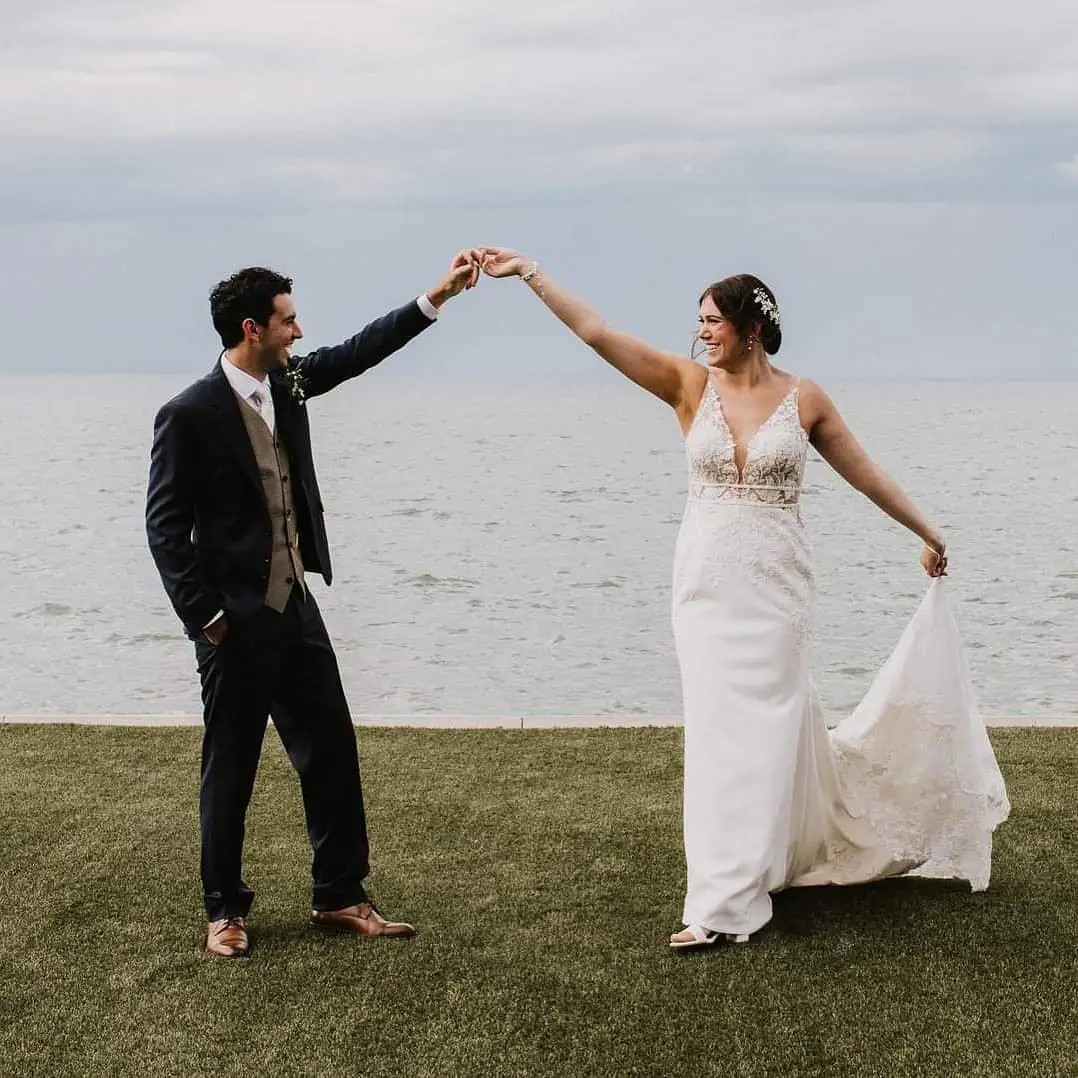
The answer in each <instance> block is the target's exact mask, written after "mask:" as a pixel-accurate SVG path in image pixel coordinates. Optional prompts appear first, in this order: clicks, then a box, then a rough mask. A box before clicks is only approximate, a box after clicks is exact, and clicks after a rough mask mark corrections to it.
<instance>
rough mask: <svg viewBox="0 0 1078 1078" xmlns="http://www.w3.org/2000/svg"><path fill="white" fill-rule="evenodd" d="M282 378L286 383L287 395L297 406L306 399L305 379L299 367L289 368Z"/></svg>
mask: <svg viewBox="0 0 1078 1078" xmlns="http://www.w3.org/2000/svg"><path fill="white" fill-rule="evenodd" d="M284 376H285V378H286V379H287V381H288V395H289V396H290V397H291V398H292V399H293V400H294V401H295V402H296V403H297V404H299V405H302V404H303V402H304V401H305V400H306V399H307V379H306V378H304V377H303V371H301V370H300V369H299V367H289V368H288V369H287V370H286V371H285V372H284Z"/></svg>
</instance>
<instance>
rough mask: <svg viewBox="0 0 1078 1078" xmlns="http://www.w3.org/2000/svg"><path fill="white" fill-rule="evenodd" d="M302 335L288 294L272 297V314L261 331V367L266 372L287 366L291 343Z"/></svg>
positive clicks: (293, 305)
mask: <svg viewBox="0 0 1078 1078" xmlns="http://www.w3.org/2000/svg"><path fill="white" fill-rule="evenodd" d="M302 336H303V330H302V329H300V325H299V321H298V319H297V318H296V305H295V304H294V303H293V302H292V297H291V296H290V295H288V294H287V293H285V292H282V293H281V295H279V296H275V297H274V300H273V314H271V315H270V320H269V323H268V324H267V325H266V328H265V330H264V331H263V332H262V348H261V351H260V358H261V360H262V369H263V370H264V371H265V372H266V373H267V374H268V373H269V372H270V371H272V370H275V369H276V368H277V367H287V366H288V356H289V354H290V352H291V351H292V345H293V343H294V342H295V341H298V340H299V339H300V338H301V337H302Z"/></svg>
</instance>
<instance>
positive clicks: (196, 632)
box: [146, 251, 478, 958]
mask: <svg viewBox="0 0 1078 1078" xmlns="http://www.w3.org/2000/svg"><path fill="white" fill-rule="evenodd" d="M477 276H478V269H477V257H476V255H475V253H474V252H470V251H462V252H461V253H460V254H458V255H457V257H456V258H455V259H454V260H453V262H452V264H451V266H450V268H449V271H448V273H447V274H446V276H445V277H444V278H443V279H442V280H441V282H440V283H439V284H438V285H436V286H435V287H434V288H433V289H432V290H431V291H430V292H428V293H426V294H425V295H422V296H420V297H419V298H418V299H417V300H414V301H412V302H410V303H407V304H405V305H404V306H403V307H400V308H398V309H397V310H395V311H391V312H390V313H389V314H387V315H385V316H383V317H382V318H379V319H376V320H375V321H374V322H371V324H370V325H368V326H367V327H366V328H365V329H362V330H360V332H359V333H357V334H356V336H354V337H352V338H351V340H348V341H345V342H344V344H340V345H337V346H336V347H334V348H323V349H319V350H318V351H315V352H312V353H311V354H310V355H308V356H303V357H302V358H298V359H297V358H293V357H292V356H291V355H290V349H291V347H292V345H293V343H294V342H295V341H298V340H299V339H300V338H301V337H302V336H303V332H302V330H301V329H300V326H299V322H298V321H297V317H296V308H295V304H294V303H293V302H292V281H291V280H290V279H289V278H287V277H282V276H280V275H279V274H277V273H274V272H272V271H271V270H267V269H260V268H251V269H244V270H240V271H239V272H238V273H236V274H233V276H231V277H229V278H228V280H226V281H222V282H221V283H220V284H218V285H217V287H216V288H214V290H213V292H212V293H211V294H210V311H211V314H212V317H213V325H214V328H215V329H216V330H217V332H218V334H220V337H221V344H222V345H223V347H224V351H223V352H222V354H221V357H220V360H219V362H218V363H217V365H216V366H215V367H214V369H213V370H212V371H211V372H210V373H209V374H208V375H206V376H205V377H204V378H202V379H200V380H199V381H197V382H195V383H194V385H192V386H189V387H188V388H187V389H185V390H184V391H183V392H182V393H180V394H179V396H177V397H175V398H173V399H172V400H171V401H169V402H168V403H167V404H165V405H164V406H163V407H162V408H161V410H160V412H158V414H157V419H156V422H155V425H154V439H153V449H152V452H151V458H150V478H149V489H148V493H147V498H146V533H147V536H148V538H149V545H150V551H151V553H152V554H153V558H154V561H155V562H156V564H157V568H158V570H159V571H160V573H161V579H162V581H163V582H164V585H165V591H166V592H167V593H168V597H169V599H170V600H171V602H172V605H173V607H174V608H175V610H176V613H177V614H178V615H179V617H180V620H181V621H182V622H183V625H184V628H185V630H186V632H187V635H188V636H189V637H190V638H191V639H192V640H193V641H194V645H195V657H196V659H197V662H198V673H199V677H200V678H201V681H202V704H203V720H204V732H203V738H202V777H201V791H200V797H199V817H200V822H201V831H202V858H201V861H202V866H201V867H202V889H203V898H204V902H205V906H206V915H207V918H208V922H209V924H208V930H207V937H206V950H207V951H209V952H210V953H212V954H216V955H222V956H225V957H229V958H234V957H239V956H242V955H246V954H247V952H248V946H249V945H248V938H247V926H246V917H247V913H248V911H249V910H250V907H251V902H252V900H253V899H254V892H253V891H252V890H250V889H249V888H248V887H247V885H246V884H245V883H244V882H243V879H242V877H241V873H240V863H241V858H242V853H243V836H244V819H245V817H246V813H247V805H248V802H249V801H250V799H251V791H252V788H253V786H254V780H255V772H256V770H257V768H258V757H259V753H260V752H261V748H262V739H263V736H264V734H265V730H266V720H267V716H268V715H272V716H273V724H274V726H275V728H276V729H277V732H278V733H279V734H280V737H281V741H282V742H283V743H284V747H285V751H286V752H287V753H288V757H289V759H290V760H291V762H292V766H293V767H295V769H296V771H297V772H298V773H299V778H300V786H301V789H302V793H303V807H304V812H305V814H306V817H307V833H308V835H309V836H310V841H311V847H312V849H313V851H314V859H313V864H312V869H311V874H312V877H313V883H314V901H313V904H312V905H313V909H312V911H311V915H310V921H311V923H312V924H314V925H318V926H320V927H325V928H335V929H342V930H345V931H350V932H354V933H356V934H358V935H361V936H370V937H376V936H384V937H390V938H397V939H400V938H407V937H410V936H414V935H415V929H414V928H413V927H412V926H411V925H408V924H403V923H397V922H393V921H388V920H386V919H385V918H383V917H382V916H381V914H380V913H379V912H378V911H377V909H375V907H374V906H373V905H372V903H371V901H370V898H369V897H368V895H367V892H366V890H365V889H364V886H363V880H364V878H365V877H366V876H367V874H368V871H369V864H368V842H367V826H366V818H365V815H364V809H363V792H362V789H361V786H360V777H359V760H358V756H357V753H356V738H355V731H354V729H353V727H352V721H351V717H350V714H349V710H348V704H347V702H346V700H345V697H344V690H343V688H342V686H341V679H340V674H339V672H338V668H337V660H336V657H335V655H334V653H333V646H332V644H331V643H330V640H329V637H328V635H327V634H326V629H325V626H324V624H323V622H322V616H321V614H320V613H319V610H318V605H317V604H316V603H315V600H314V596H313V595H312V594H311V593H310V592H309V591H308V589H307V586H306V583H305V580H304V573H305V572H317V573H321V575H322V577H323V578H324V579H325V581H326V583H327V584H329V583H330V582H331V580H332V571H331V568H330V560H329V544H328V542H327V540H326V531H325V525H324V522H323V516H322V513H323V509H322V499H321V496H320V495H319V491H318V480H317V478H316V476H315V470H314V460H313V458H312V455H311V436H310V429H309V427H308V421H307V407H306V402H307V400H308V399H310V398H311V397H317V396H319V395H321V394H322V393H327V392H329V390H331V389H334V388H335V387H336V386H338V385H340V383H341V382H343V381H345V380H346V379H348V378H354V377H355V376H356V375H357V374H362V373H363V372H364V371H365V370H368V369H369V368H371V367H373V366H374V365H375V364H376V363H380V362H381V361H382V360H383V359H385V358H386V356H388V355H390V354H391V353H393V352H395V351H396V350H397V349H398V348H401V347H403V346H404V345H405V344H407V343H408V341H410V340H411V339H412V338H413V337H415V336H416V335H417V334H419V333H421V332H422V331H423V330H424V329H426V328H427V327H428V326H430V325H431V324H432V323H433V321H434V320H435V319H436V318H437V317H438V309H439V308H440V307H441V306H442V304H443V303H445V301H446V300H448V299H450V298H451V297H453V296H455V295H457V294H459V293H460V292H461V291H463V290H464V289H465V288H470V287H472V286H473V285H474V284H475V282H476V279H477Z"/></svg>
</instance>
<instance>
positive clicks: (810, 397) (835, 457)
mask: <svg viewBox="0 0 1078 1078" xmlns="http://www.w3.org/2000/svg"><path fill="white" fill-rule="evenodd" d="M800 392H801V414H802V417H803V419H804V421H805V424H806V426H807V428H808V433H809V441H810V442H811V443H812V445H813V447H814V448H815V449H816V451H817V452H818V453H819V454H820V456H821V457H823V459H824V460H826V461H827V463H828V464H830V465H831V467H832V468H834V469H835V471H836V472H838V474H839V475H840V476H842V478H843V479H845V480H846V482H847V483H849V484H850V486H851V487H853V488H854V489H855V490H859V491H860V492H861V493H862V494H864V495H865V497H866V498H868V499H869V500H870V501H872V502H874V503H875V504H876V505H878V506H879V507H880V508H881V509H882V510H883V511H884V512H885V513H886V514H887V515H888V516H889V517H891V518H892V519H893V520H897V521H898V523H899V524H902V525H905V527H907V528H909V530H910V531H911V532H913V533H914V534H915V535H916V536H918V537H919V538H920V539H921V541H922V542H923V543H924V544H925V549H924V551H923V553H922V555H921V564H922V565H923V566H924V568H925V570H926V572H927V573H928V574H929V575H930V576H944V575H946V572H947V555H946V544H945V542H944V540H943V536H942V535H941V534H940V533H939V532H938V531H937V530H936V529H935V528H933V527H932V525H931V524H929V523H928V521H927V520H926V519H925V518H924V517H923V516H922V515H921V512H920V510H919V509H918V508H917V506H916V505H915V504H914V502H913V499H912V498H911V497H910V496H909V495H908V494H907V493H906V492H905V491H904V490H903V489H902V488H901V487H900V486H899V485H898V484H897V483H896V482H895V481H894V480H893V479H892V478H891V477H890V476H889V475H888V474H887V473H886V472H885V471H884V470H883V469H882V468H881V467H879V465H877V464H876V463H875V462H874V461H873V460H872V458H871V457H869V455H868V454H867V453H866V452H865V450H864V449H863V448H862V447H861V444H860V443H859V442H858V441H857V439H856V438H855V437H854V436H853V432H852V431H851V430H850V428H849V427H848V426H846V421H845V420H844V419H843V418H842V416H841V415H840V414H839V411H838V409H837V408H836V407H835V404H834V401H832V400H831V398H830V397H829V396H828V395H827V394H826V393H825V392H824V391H823V390H822V389H821V388H820V387H819V386H818V385H816V383H815V382H810V381H809V380H808V379H804V380H803V381H802V382H801V391H800Z"/></svg>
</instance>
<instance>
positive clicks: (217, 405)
mask: <svg viewBox="0 0 1078 1078" xmlns="http://www.w3.org/2000/svg"><path fill="white" fill-rule="evenodd" d="M209 388H210V404H211V405H212V407H213V410H214V412H215V413H216V415H217V420H218V422H217V430H218V432H219V433H220V435H221V440H222V441H223V442H224V444H225V446H226V447H227V448H228V450H229V452H230V453H231V454H232V455H233V457H234V458H235V461H236V463H237V464H238V465H239V466H240V469H241V471H242V472H243V473H244V475H246V476H247V478H248V479H250V480H251V482H252V483H253V484H254V485H255V487H256V488H257V490H258V493H259V494H262V493H263V490H262V479H261V477H260V476H259V474H258V462H257V461H256V460H255V451H254V449H253V448H252V447H251V439H250V437H249V436H248V434H247V428H246V427H245V426H244V425H243V416H241V415H240V408H241V407H242V405H241V404H240V402H239V401H238V400H237V399H236V394H235V392H234V391H233V389H232V386H231V385H230V384H229V381H228V379H227V378H226V377H225V372H224V371H223V370H221V364H220V362H218V364H217V366H216V367H215V368H214V369H213V372H212V373H211V374H210V378H209ZM274 406H276V397H275V398H274Z"/></svg>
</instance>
